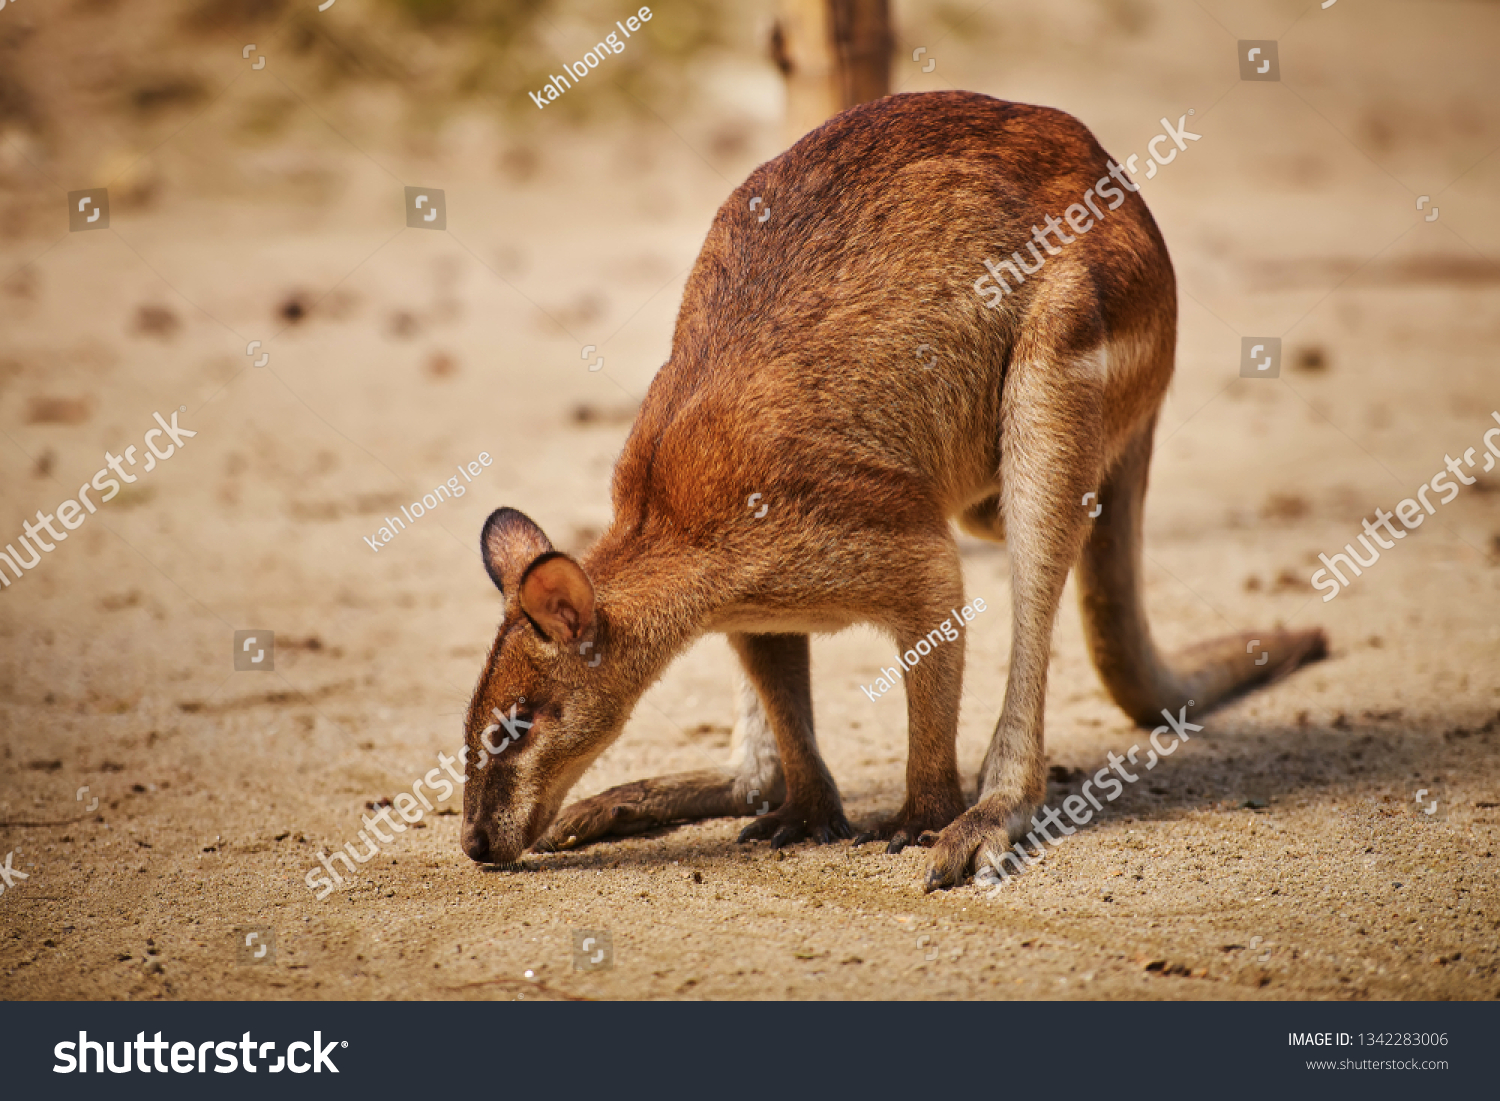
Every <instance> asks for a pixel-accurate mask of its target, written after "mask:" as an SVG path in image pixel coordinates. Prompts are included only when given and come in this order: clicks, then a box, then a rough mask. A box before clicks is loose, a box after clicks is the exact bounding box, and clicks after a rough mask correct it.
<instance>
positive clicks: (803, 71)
mask: <svg viewBox="0 0 1500 1101" xmlns="http://www.w3.org/2000/svg"><path fill="white" fill-rule="evenodd" d="M780 9H781V10H780V13H779V15H778V17H777V20H776V25H775V27H774V28H773V29H772V31H771V56H772V58H773V59H774V60H775V62H776V66H777V68H779V69H780V70H781V73H782V76H784V77H785V78H786V91H787V96H786V100H787V111H786V141H787V144H788V145H790V144H791V143H792V142H794V141H796V140H797V139H798V138H800V137H801V136H802V135H803V134H805V133H807V132H808V131H809V130H811V129H812V128H813V127H815V126H817V125H819V124H820V123H822V122H823V121H824V120H826V119H828V118H830V117H831V116H833V115H836V114H838V113H839V112H840V111H842V110H845V109H846V108H849V107H853V106H854V105H855V104H857V103H864V102H866V101H867V100H872V99H879V98H880V97H881V96H883V95H887V94H889V93H890V90H891V51H892V49H893V48H894V38H893V36H892V33H891V12H890V0H780Z"/></svg>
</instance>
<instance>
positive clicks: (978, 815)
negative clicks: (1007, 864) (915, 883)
mask: <svg viewBox="0 0 1500 1101" xmlns="http://www.w3.org/2000/svg"><path fill="white" fill-rule="evenodd" d="M1035 810H1036V807H1034V806H1019V807H1018V806H1017V805H1016V804H1015V801H1014V800H1011V799H1005V798H1002V797H1000V796H998V795H992V796H990V797H989V798H988V799H984V800H981V801H980V802H979V804H978V805H976V806H973V807H970V808H969V809H968V810H966V811H965V812H964V813H963V814H962V815H960V816H959V817H958V818H956V819H954V821H953V822H952V823H951V824H950V825H949V826H948V827H947V829H945V830H943V832H942V833H941V834H939V835H938V837H937V838H936V840H935V842H934V843H933V844H932V845H931V848H930V851H929V852H928V854H927V875H926V877H925V878H924V880H923V882H922V890H923V892H924V893H925V892H929V891H935V890H938V889H940V888H947V887H956V886H958V885H959V884H960V883H962V882H963V881H964V879H965V877H966V876H968V874H969V873H970V872H971V871H976V870H978V867H979V866H980V865H987V866H989V867H992V868H995V869H997V870H998V868H999V865H1000V861H1001V859H1002V858H1003V857H1004V855H1005V854H1006V853H1007V852H1009V851H1010V848H1011V845H1012V843H1013V842H1014V841H1015V840H1016V839H1017V838H1020V837H1022V836H1023V835H1025V833H1026V831H1027V830H1028V829H1030V828H1031V816H1032V814H1033V812H1035Z"/></svg>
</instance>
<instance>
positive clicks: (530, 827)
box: [462, 508, 624, 864]
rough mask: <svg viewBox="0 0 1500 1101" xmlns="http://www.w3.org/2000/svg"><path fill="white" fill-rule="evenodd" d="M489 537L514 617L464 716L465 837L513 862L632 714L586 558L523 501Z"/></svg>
mask: <svg viewBox="0 0 1500 1101" xmlns="http://www.w3.org/2000/svg"><path fill="white" fill-rule="evenodd" d="M480 545H481V549H482V551H483V554H484V564H485V568H486V569H487V570H488V571H489V575H490V578H491V580H493V581H494V582H495V587H496V588H498V589H499V590H500V592H501V593H502V594H503V595H504V597H505V617H504V619H503V620H502V621H501V623H500V630H499V633H498V634H497V635H496V638H495V645H494V646H493V647H492V648H491V650H490V656H489V662H488V664H487V666H486V667H485V671H484V674H483V676H482V677H481V678H480V680H479V685H478V687H477V688H476V689H475V690H474V698H473V699H472V700H471V701H470V703H469V713H468V718H467V720H466V722H465V739H464V741H465V759H464V823H463V832H462V841H463V848H464V852H465V853H467V854H468V855H469V857H470V858H471V859H473V860H477V861H481V862H487V863H496V864H505V863H510V862H512V861H514V860H516V859H518V858H519V857H520V855H521V854H522V853H523V852H525V851H526V850H527V849H528V848H530V847H531V846H532V845H534V844H535V843H536V842H537V840H538V839H540V838H541V836H542V835H543V834H544V833H545V832H546V830H547V827H548V826H549V825H550V824H551V823H552V819H553V818H554V817H556V815H557V812H558V810H559V808H560V807H561V805H562V800H563V797H564V796H566V795H567V793H568V789H569V788H571V787H572V786H573V784H574V783H575V782H576V781H577V780H578V777H579V776H581V775H582V774H583V771H584V769H586V768H587V767H588V765H589V763H590V762H591V761H592V760H593V759H594V758H595V757H596V756H598V755H599V753H600V752H602V751H603V750H604V748H605V747H606V746H607V745H608V744H609V743H610V742H611V741H612V740H613V738H614V736H615V735H616V734H618V733H619V730H620V728H621V727H622V726H623V724H624V720H623V717H622V716H620V714H619V710H620V709H619V708H618V706H616V705H614V704H613V703H612V698H611V695H610V693H609V692H608V691H607V690H606V686H607V684H608V679H609V678H608V675H607V674H606V673H605V669H607V668H608V663H601V661H600V659H599V657H598V656H597V655H598V650H597V646H598V644H599V643H600V642H601V641H602V639H601V637H600V636H601V634H602V627H603V624H602V622H601V619H600V617H599V615H598V609H597V608H596V606H595V602H594V586H593V583H592V582H591V581H590V580H589V577H588V575H587V574H586V573H585V572H584V570H583V567H582V566H580V565H579V564H578V563H577V562H575V561H574V560H573V559H571V558H569V557H568V556H567V555H565V554H563V553H562V552H560V551H557V550H554V549H553V547H552V543H551V541H550V540H548V538H547V536H546V535H545V534H544V533H543V532H542V529H541V528H539V527H537V525H536V524H534V523H533V522H532V521H531V520H530V519H529V518H528V517H526V516H525V515H524V514H523V513H520V512H518V511H516V510H515V509H512V508H502V509H499V510H497V511H495V512H494V513H492V514H491V515H490V518H489V519H488V520H487V521H486V522H485V525H484V534H483V535H482V536H481V539H480ZM601 664H603V665H604V666H605V669H601V668H600V666H601Z"/></svg>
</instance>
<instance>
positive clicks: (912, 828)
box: [854, 794, 964, 854]
mask: <svg viewBox="0 0 1500 1101" xmlns="http://www.w3.org/2000/svg"><path fill="white" fill-rule="evenodd" d="M963 812H964V802H963V796H961V795H957V794H954V795H952V796H950V797H949V798H946V799H944V800H942V801H940V802H937V803H931V802H929V803H926V804H924V805H918V806H915V807H913V806H912V805H911V803H910V802H908V803H907V804H906V805H905V806H903V807H902V808H901V809H900V810H899V811H897V812H896V815H895V817H893V818H890V819H887V820H886V821H885V822H882V823H881V824H880V825H878V826H876V827H875V828H874V829H872V830H866V831H865V832H864V833H862V834H860V835H859V836H858V837H856V838H855V839H854V843H855V844H856V845H864V844H868V843H869V842H871V841H886V842H888V844H887V845H886V847H885V851H886V852H888V853H892V854H895V853H899V852H900V851H901V850H902V849H904V848H906V846H908V845H922V846H929V845H932V844H933V843H934V842H935V841H937V839H938V836H939V831H940V830H942V829H943V828H944V827H945V826H947V825H948V823H949V822H952V821H953V820H954V819H955V818H957V817H958V816H959V815H960V814H962V813H963Z"/></svg>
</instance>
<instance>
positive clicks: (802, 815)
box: [739, 799, 854, 849]
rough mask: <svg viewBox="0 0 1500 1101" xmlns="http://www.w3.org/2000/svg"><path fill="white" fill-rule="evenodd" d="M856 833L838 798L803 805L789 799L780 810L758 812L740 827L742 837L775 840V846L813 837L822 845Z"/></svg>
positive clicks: (743, 839) (773, 842)
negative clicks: (830, 801) (744, 825)
mask: <svg viewBox="0 0 1500 1101" xmlns="http://www.w3.org/2000/svg"><path fill="white" fill-rule="evenodd" d="M853 836H854V828H853V827H852V826H850V825H849V820H848V819H847V818H845V817H844V811H843V808H842V807H840V806H839V804H838V802H837V800H836V799H835V801H833V802H832V803H828V802H826V801H825V802H820V803H818V804H815V805H813V806H803V805H799V804H797V803H794V802H792V801H790V800H788V801H787V802H786V803H783V804H782V805H781V806H780V807H778V808H777V809H776V810H773V811H770V812H769V813H767V814H761V815H757V816H756V819H755V821H754V822H751V823H750V824H749V825H748V826H746V827H745V828H744V829H743V830H741V831H740V836H739V841H740V843H741V844H743V843H744V842H746V841H765V840H767V839H769V840H770V842H771V848H773V849H780V848H783V847H785V846H787V845H795V844H796V843H797V842H798V841H805V840H809V839H810V840H812V841H814V842H816V843H817V844H819V845H828V844H831V843H832V842H834V841H838V840H847V839H848V838H850V837H853Z"/></svg>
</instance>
